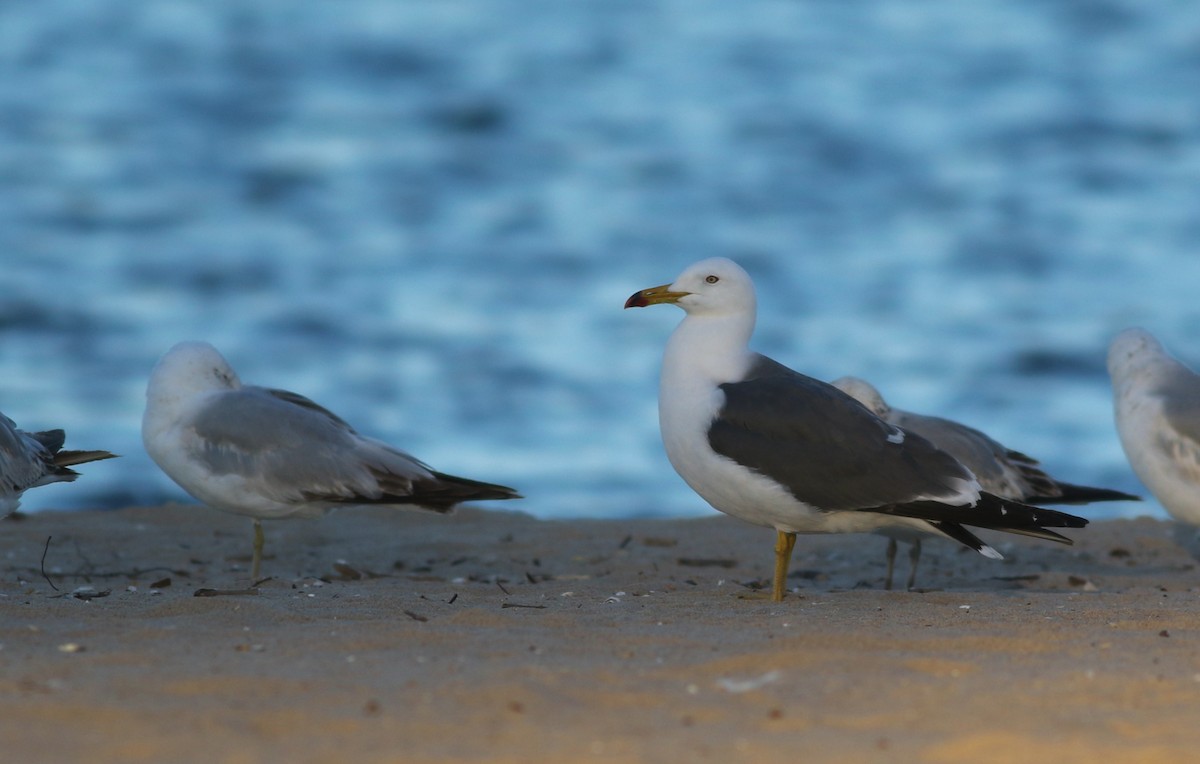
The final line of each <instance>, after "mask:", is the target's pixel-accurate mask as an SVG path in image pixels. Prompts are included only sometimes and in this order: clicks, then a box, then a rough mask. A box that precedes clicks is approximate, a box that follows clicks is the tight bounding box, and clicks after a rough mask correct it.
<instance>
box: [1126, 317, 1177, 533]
mask: <svg viewBox="0 0 1200 764" xmlns="http://www.w3.org/2000/svg"><path fill="white" fill-rule="evenodd" d="M1108 373H1109V376H1110V377H1112V386H1113V409H1114V413H1115V415H1116V420H1117V433H1118V434H1119V435H1120V436H1121V447H1122V448H1124V449H1125V456H1126V457H1128V459H1129V464H1130V466H1132V467H1133V471H1134V473H1135V474H1136V475H1137V476H1138V478H1139V479H1140V480H1141V481H1142V483H1144V484H1145V485H1146V487H1147V488H1149V489H1150V492H1151V493H1152V494H1154V497H1155V498H1157V499H1158V500H1159V502H1160V503H1161V504H1162V505H1163V508H1164V509H1166V510H1167V512H1169V513H1170V514H1171V516H1172V517H1174V518H1175V519H1176V520H1182V521H1184V522H1187V523H1192V524H1195V525H1200V375H1197V374H1196V373H1195V372H1194V371H1192V370H1191V369H1189V368H1188V367H1187V366H1185V365H1183V364H1182V363H1180V362H1179V361H1177V360H1175V359H1174V358H1172V357H1171V356H1170V355H1169V354H1168V353H1167V351H1166V350H1165V349H1163V346H1162V344H1161V343H1160V342H1159V341H1158V340H1156V339H1155V338H1154V336H1153V335H1151V334H1150V332H1148V331H1146V330H1145V329H1126V330H1125V331H1123V332H1121V333H1120V334H1118V335H1117V336H1116V337H1115V338H1114V339H1113V341H1112V344H1111V345H1110V346H1109V349H1108Z"/></svg>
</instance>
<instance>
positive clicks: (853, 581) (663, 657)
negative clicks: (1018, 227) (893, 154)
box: [0, 505, 1200, 762]
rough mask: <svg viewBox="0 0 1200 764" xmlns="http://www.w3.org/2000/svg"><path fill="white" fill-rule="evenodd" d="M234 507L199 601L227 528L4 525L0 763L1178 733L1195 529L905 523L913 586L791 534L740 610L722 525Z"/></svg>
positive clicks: (1131, 751) (763, 565)
mask: <svg viewBox="0 0 1200 764" xmlns="http://www.w3.org/2000/svg"><path fill="white" fill-rule="evenodd" d="M264 526H265V530H266V550H265V552H266V554H265V558H264V562H263V574H264V575H266V576H272V578H269V579H268V580H266V581H264V582H262V583H261V584H259V586H258V587H257V594H224V595H218V596H207V597H206V596H196V591H198V590H201V589H215V590H218V591H234V592H237V591H244V590H246V589H249V588H250V584H252V583H253V582H250V581H248V580H247V579H246V576H247V572H246V571H247V568H248V563H249V554H250V543H251V522H250V520H249V519H248V518H242V517H237V516H233V515H228V514H224V513H220V512H217V511H215V510H211V509H208V508H204V507H200V506H194V505H167V506H163V507H155V508H130V509H124V510H118V511H115V512H114V511H103V512H100V511H82V512H62V513H59V512H40V513H37V514H34V515H28V516H25V517H24V518H23V519H21V520H19V521H6V522H4V523H3V525H2V526H0V544H2V545H3V550H4V551H3V578H2V580H0V613H3V616H2V617H0V645H2V649H0V665H3V666H4V671H3V674H2V676H3V677H4V679H3V691H2V692H0V699H2V700H0V702H2V704H3V710H2V712H0V729H2V730H3V739H4V740H5V741H6V742H7V744H8V749H9V750H10V751H12V752H13V755H14V756H17V760H21V761H28V762H36V761H47V762H49V761H64V760H85V759H86V760H88V761H92V762H107V761H113V762H116V761H135V762H136V761H165V760H171V761H219V762H245V761H271V760H290V761H328V760H332V759H341V760H354V761H356V762H390V761H405V762H426V761H428V762H435V761H514V762H516V761H524V762H528V761H547V762H548V761H575V760H581V759H587V760H596V761H663V760H682V759H688V760H697V761H729V760H736V759H742V760H753V761H766V762H774V761H780V762H782V761H793V762H794V761H796V760H797V759H798V758H800V759H803V760H824V761H851V762H853V761H895V760H904V761H930V762H941V761H963V760H971V761H975V762H1007V761H1013V762H1016V761H1026V760H1029V758H1030V757H1031V756H1036V757H1037V758H1038V759H1041V760H1056V761H1064V762H1074V761H1080V762H1082V761H1085V760H1086V761H1093V760H1096V759H1098V758H1099V757H1101V756H1103V757H1104V759H1105V760H1107V761H1135V760H1136V761H1150V762H1154V761H1178V760H1182V759H1185V758H1187V757H1188V756H1190V755H1192V753H1193V752H1194V750H1195V749H1196V747H1197V746H1198V745H1200V731H1196V730H1195V725H1194V723H1193V721H1192V719H1191V710H1192V709H1193V708H1195V707H1196V706H1197V704H1198V703H1200V657H1197V655H1200V654H1198V653H1196V651H1195V641H1196V639H1197V638H1198V637H1200V617H1198V616H1200V601H1198V598H1197V597H1196V590H1197V587H1198V586H1200V582H1198V576H1197V572H1196V567H1197V565H1196V559H1195V557H1194V553H1195V549H1196V545H1195V544H1194V543H1193V541H1192V539H1194V537H1195V533H1194V531H1192V530H1191V529H1186V528H1181V527H1180V526H1178V525H1176V524H1174V523H1171V522H1165V521H1160V520H1155V519H1149V518H1139V519H1135V520H1108V521H1098V522H1095V523H1093V524H1092V525H1091V526H1089V527H1088V528H1085V529H1081V530H1079V531H1072V532H1071V535H1072V537H1073V538H1074V539H1075V542H1076V543H1075V545H1074V546H1071V547H1066V546H1062V545H1058V544H1050V543H1045V542H1039V541H1036V540H1028V539H1023V538H1014V537H1010V536H1005V535H1003V534H995V533H991V534H987V540H988V541H989V543H992V544H993V545H994V546H996V547H997V549H999V550H1000V551H1001V552H1002V553H1003V554H1004V555H1005V557H1006V560H1005V561H1003V562H996V561H991V560H987V559H985V558H983V557H981V556H980V555H978V554H975V553H974V552H971V551H970V550H966V549H965V548H961V549H960V548H958V547H956V546H955V545H953V544H951V543H949V542H946V543H938V542H936V541H931V542H929V543H927V544H926V545H925V553H924V556H923V558H922V566H921V573H920V575H919V577H918V584H919V585H921V586H923V587H925V588H924V589H922V590H919V591H915V592H905V591H890V592H889V591H883V590H882V589H880V588H879V587H880V586H881V582H882V577H883V571H884V547H885V545H886V540H885V539H883V538H882V537H874V536H802V537H800V539H799V541H798V543H797V546H796V552H795V555H794V557H793V561H792V575H791V576H790V577H789V586H790V587H792V588H793V589H794V590H795V592H794V593H793V594H791V595H789V596H788V597H787V599H785V601H784V602H783V603H771V602H769V601H765V600H759V599H748V598H745V595H753V594H754V593H755V587H757V586H760V585H762V584H763V583H764V582H766V583H767V584H768V586H769V581H768V579H769V576H770V573H771V563H772V544H773V535H774V534H773V532H771V531H770V530H769V529H765V528H757V527H754V526H750V525H747V524H745V523H741V522H739V521H736V520H733V519H730V518H726V517H724V516H715V515H714V516H712V517H706V518H700V519H686V520H675V519H663V520H537V519H534V518H532V517H530V516H528V515H524V514H521V513H518V512H512V511H499V510H483V509H472V508H464V509H460V510H459V511H458V512H457V513H455V515H453V516H450V517H441V516H434V515H430V514H424V513H420V512H401V513H396V512H389V511H387V510H383V509H378V508H376V509H369V508H364V509H348V510H342V511H339V512H337V513H334V514H331V515H328V516H326V517H324V518H322V519H319V520H315V521H307V520H294V521H280V522H268V523H265V524H264ZM47 537H52V540H51V541H50V543H49V547H48V548H47V547H46V539H47ZM1181 542H1182V543H1181ZM43 550H45V551H46V563H45V566H46V572H47V574H48V575H49V576H50V579H51V580H52V581H53V582H54V584H55V585H56V586H58V587H59V589H60V591H58V592H56V591H54V590H53V589H52V588H51V586H50V584H49V582H47V581H46V580H45V579H44V578H43V577H42V575H41V572H40V560H41V556H42V553H43ZM899 568H900V570H899V571H898V579H900V580H903V579H902V575H900V574H905V573H906V572H907V569H906V567H905V566H903V565H900V566H899ZM152 584H156V585H157V588H155V587H152V586H151V585H152ZM86 586H90V587H92V591H90V592H88V591H80V592H78V594H79V595H81V596H83V597H84V598H83V599H80V598H79V597H78V596H75V595H73V594H72V591H73V590H76V589H77V588H78V587H86Z"/></svg>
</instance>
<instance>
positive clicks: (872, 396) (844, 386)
mask: <svg viewBox="0 0 1200 764" xmlns="http://www.w3.org/2000/svg"><path fill="white" fill-rule="evenodd" d="M830 384H832V385H833V386H834V387H836V388H837V389H839V390H841V391H842V392H843V393H845V394H846V395H849V396H850V397H851V398H853V399H854V400H856V401H858V402H859V403H861V404H862V405H864V406H866V407H867V409H868V410H870V412H871V413H872V414H874V415H875V416H877V417H880V418H884V417H886V416H887V415H888V414H890V413H891V412H892V407H891V406H889V405H888V404H887V401H885V400H884V399H883V395H881V394H880V392H879V391H878V390H876V389H875V386H874V385H872V384H871V383H870V382H868V381H866V380H865V379H859V378H858V377H839V378H838V379H835V380H833V382H832V383H830Z"/></svg>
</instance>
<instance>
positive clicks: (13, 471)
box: [0, 414, 116, 517]
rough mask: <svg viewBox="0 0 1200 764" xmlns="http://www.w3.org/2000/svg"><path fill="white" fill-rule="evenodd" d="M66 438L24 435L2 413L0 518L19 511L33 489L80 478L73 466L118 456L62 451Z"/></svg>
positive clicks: (61, 434) (54, 432) (51, 433)
mask: <svg viewBox="0 0 1200 764" xmlns="http://www.w3.org/2000/svg"><path fill="white" fill-rule="evenodd" d="M66 438H67V435H66V433H65V432H63V431H62V430H46V431H45V432H25V431H24V430H20V429H18V428H17V425H16V424H15V423H14V422H13V420H11V419H9V418H8V417H6V416H4V415H3V414H0V517H3V516H4V515H7V514H9V513H10V512H14V511H16V509H17V507H19V506H20V504H21V494H23V493H25V491H27V490H29V489H30V488H37V487H38V486H42V485H49V484H50V483H64V482H71V481H73V480H75V479H76V478H77V477H79V473H78V472H76V471H75V470H73V469H70V468H71V467H73V466H76V465H79V464H86V463H87V462H95V461H99V460H101V459H113V458H115V457H116V454H110V453H109V452H108V451H63V450H62V447H63V443H64V442H65V441H66Z"/></svg>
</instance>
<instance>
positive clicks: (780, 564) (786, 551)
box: [771, 531, 796, 602]
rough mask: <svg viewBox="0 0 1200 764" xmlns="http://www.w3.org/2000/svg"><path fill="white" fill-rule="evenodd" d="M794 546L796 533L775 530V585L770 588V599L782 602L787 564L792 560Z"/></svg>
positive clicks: (785, 586) (785, 587)
mask: <svg viewBox="0 0 1200 764" xmlns="http://www.w3.org/2000/svg"><path fill="white" fill-rule="evenodd" d="M795 547H796V534H795V533H786V532H784V531H776V535H775V586H774V587H773V588H772V589H771V601H772V602H783V593H784V591H785V590H786V589H787V572H788V564H789V563H790V562H791V561H792V550H793V549H794V548H795Z"/></svg>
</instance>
